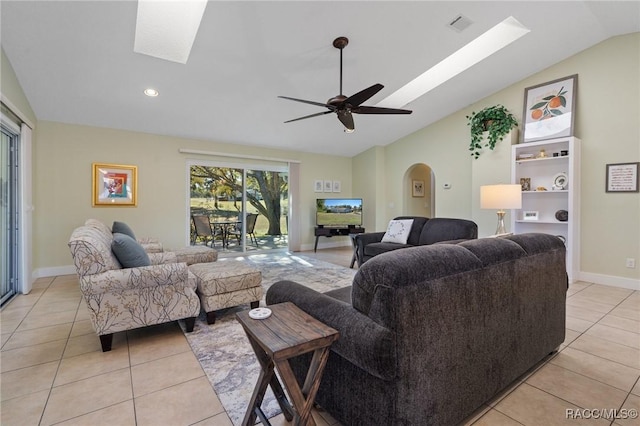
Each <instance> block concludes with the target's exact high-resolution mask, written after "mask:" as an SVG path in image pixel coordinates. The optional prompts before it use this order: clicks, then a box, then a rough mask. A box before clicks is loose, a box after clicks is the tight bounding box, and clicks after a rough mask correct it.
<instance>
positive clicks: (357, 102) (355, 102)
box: [344, 83, 384, 107]
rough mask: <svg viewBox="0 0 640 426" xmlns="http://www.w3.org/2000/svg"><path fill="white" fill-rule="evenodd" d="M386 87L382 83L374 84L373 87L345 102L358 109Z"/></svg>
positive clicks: (350, 97)
mask: <svg viewBox="0 0 640 426" xmlns="http://www.w3.org/2000/svg"><path fill="white" fill-rule="evenodd" d="M383 87H384V86H383V85H382V84H380V83H377V84H374V85H373V86H371V87H367V88H366V89H364V90H361V91H359V92H358V93H356V94H355V95H351V96H349V97H348V98H347V99H345V100H344V103H345V104H350V105H351V106H354V107H357V106H359V105H360V104H361V103H363V102H364V101H366V100H367V99H369V98H370V97H372V96H373V95H375V94H376V93H378V92H379V91H381V90H382V88H383Z"/></svg>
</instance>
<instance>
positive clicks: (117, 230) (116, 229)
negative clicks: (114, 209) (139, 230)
mask: <svg viewBox="0 0 640 426" xmlns="http://www.w3.org/2000/svg"><path fill="white" fill-rule="evenodd" d="M111 232H112V233H113V234H125V235H128V236H130V237H131V238H133V239H134V240H135V241H137V239H136V235H135V234H134V233H133V229H131V227H130V226H129V225H127V224H126V223H124V222H113V226H112V227H111Z"/></svg>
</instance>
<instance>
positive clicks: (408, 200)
mask: <svg viewBox="0 0 640 426" xmlns="http://www.w3.org/2000/svg"><path fill="white" fill-rule="evenodd" d="M435 184H436V179H435V175H434V174H433V170H431V167H429V166H428V165H426V164H423V163H418V164H414V165H412V166H411V167H409V168H408V169H407V171H406V172H405V174H404V185H403V188H405V193H404V194H403V199H404V206H403V207H404V208H403V210H402V211H403V212H404V214H405V215H407V216H425V217H433V216H434V214H435V210H436V204H435V197H436V194H435Z"/></svg>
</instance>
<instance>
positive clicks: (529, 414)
mask: <svg viewBox="0 0 640 426" xmlns="http://www.w3.org/2000/svg"><path fill="white" fill-rule="evenodd" d="M304 255H306V256H313V257H316V258H318V259H321V260H325V261H328V262H332V263H336V264H339V265H342V266H347V267H348V265H349V262H350V260H351V249H350V248H344V249H328V250H319V251H318V252H317V253H313V252H305V253H304ZM0 322H1V326H2V340H1V344H2V352H1V353H0V371H1V374H0V398H1V401H2V402H1V406H0V424H2V425H3V426H11V425H50V424H60V425H102V424H104V425H154V426H158V425H172V426H173V425H216V426H218V425H219V426H225V425H230V424H231V422H230V421H229V418H228V416H227V414H226V412H225V411H224V408H223V407H222V405H221V404H220V401H219V400H218V397H217V395H216V394H215V392H214V391H213V389H212V388H211V386H210V384H209V381H208V380H207V377H206V376H205V374H204V372H203V370H202V368H201V367H200V364H199V363H198V361H197V360H196V358H195V356H194V355H193V353H192V352H191V350H190V347H189V345H188V343H187V341H186V339H185V337H184V335H183V333H182V331H181V330H180V328H179V326H178V325H177V324H175V323H172V324H164V325H160V326H155V327H147V328H145V329H139V330H133V331H130V332H126V333H117V334H116V335H115V336H114V342H113V350H112V351H111V352H107V353H102V352H101V350H100V342H99V339H98V338H97V336H96V335H95V333H94V332H93V330H92V328H91V324H90V323H89V320H88V316H87V311H86V308H85V307H84V302H83V301H82V300H81V296H80V292H79V290H78V282H77V279H76V277H75V276H58V277H50V278H42V279H38V280H37V281H36V283H35V285H34V288H33V291H32V292H31V293H30V294H28V295H20V296H18V297H16V298H15V299H14V300H13V301H11V303H9V304H8V305H7V306H6V307H5V308H3V309H2V312H1V313H0ZM566 336H567V338H566V340H565V342H564V344H563V345H562V346H561V348H560V351H559V352H558V353H557V354H554V355H553V356H550V357H549V358H548V359H546V360H544V362H542V363H540V364H539V365H537V366H536V367H534V368H532V370H531V371H529V372H527V373H526V374H524V375H523V376H522V377H520V378H519V379H517V380H516V381H515V382H514V383H513V384H512V385H511V386H509V387H508V388H507V389H506V390H504V391H503V392H501V393H500V395H498V396H496V398H494V399H493V400H492V401H490V402H488V403H487V404H486V405H485V406H483V407H481V408H480V409H479V410H478V411H477V412H476V413H474V414H473V415H472V416H470V417H469V418H468V419H467V420H466V421H465V422H464V423H463V424H465V425H471V424H473V425H474V426H480V425H492V426H493V425H555V424H570V425H581V424H594V425H632V424H638V420H637V419H625V418H622V417H624V416H625V415H626V414H633V413H637V412H638V410H640V383H639V378H640V292H638V291H631V290H625V289H621V288H616V287H608V286H603V285H596V284H590V283H584V282H578V283H575V284H572V285H571V287H570V289H569V292H568V293H567V334H566ZM585 409H586V410H591V409H600V410H602V409H612V410H617V413H618V414H619V416H618V417H620V418H618V419H615V420H613V419H609V420H606V419H602V418H600V419H594V418H590V419H589V418H586V417H593V416H594V414H596V415H597V414H598V413H597V412H593V411H580V410H585ZM567 410H573V411H572V412H573V413H575V415H574V416H575V417H580V415H581V417H582V418H577V419H570V418H568V417H569V416H568V415H567ZM632 410H635V411H632ZM570 413H571V411H570V412H569V414H570ZM609 414H611V413H609ZM314 418H315V420H316V423H317V424H318V425H319V426H333V425H337V422H336V421H335V420H333V419H332V418H331V416H330V415H328V414H327V413H326V412H322V411H314ZM272 424H273V425H274V426H278V425H289V424H290V423H288V422H286V420H285V419H284V417H283V416H282V415H280V416H278V417H276V418H274V419H272Z"/></svg>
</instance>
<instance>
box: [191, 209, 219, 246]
mask: <svg viewBox="0 0 640 426" xmlns="http://www.w3.org/2000/svg"><path fill="white" fill-rule="evenodd" d="M191 219H192V222H193V227H194V230H195V239H194V242H195V240H197V239H198V238H202V240H203V241H204V245H205V246H206V245H207V244H208V242H209V241H211V247H215V239H216V237H219V238H220V239H221V240H222V241H223V244H224V235H223V230H222V229H221V228H218V227H217V226H215V224H212V223H211V221H210V220H209V216H208V215H206V214H192V215H191Z"/></svg>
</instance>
